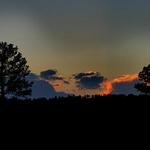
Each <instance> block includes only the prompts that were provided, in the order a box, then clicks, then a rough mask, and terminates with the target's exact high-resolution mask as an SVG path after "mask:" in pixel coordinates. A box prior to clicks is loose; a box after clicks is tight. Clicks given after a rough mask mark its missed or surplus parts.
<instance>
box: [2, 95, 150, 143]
mask: <svg viewBox="0 0 150 150" xmlns="http://www.w3.org/2000/svg"><path fill="white" fill-rule="evenodd" d="M149 120H150V96H132V95H130V96H123V95H120V96H113V95H110V96H106V97H100V96H93V97H92V98H90V97H67V98H54V99H49V100H47V99H44V98H41V99H36V100H17V99H11V100H8V101H6V102H5V103H2V104H1V105H0V124H1V125H3V126H4V127H5V129H6V130H4V131H7V132H12V131H13V134H12V136H14V135H16V131H17V132H18V131H19V135H24V134H25V135H27V136H28V138H30V135H31V134H32V135H34V137H35V135H36V136H37V137H38V138H39V137H40V139H42V138H43V137H45V134H46V135H47V136H48V138H47V137H45V138H46V139H49V137H50V136H52V138H53V139H55V140H56V141H57V140H58V138H59V140H63V139H64V138H65V137H66V136H67V139H70V140H71V138H69V137H72V136H73V137H74V138H75V135H76V136H77V137H78V138H77V139H81V141H82V140H83V139H82V136H83V137H84V138H85V137H88V138H90V141H91V140H92V139H93V137H95V138H96V139H98V138H97V137H102V139H105V138H110V139H111V140H112V139H114V137H115V136H118V139H120V141H121V138H119V137H125V135H126V136H127V139H131V141H132V136H131V135H132V133H134V136H137V137H139V133H147V132H148V129H149V125H150V123H149ZM1 129H4V128H1ZM90 133H92V136H89V135H90ZM40 134H42V136H39V135H40ZM94 134H96V136H94ZM58 135H59V136H58ZM81 135H82V136H81ZM55 136H56V137H55ZM54 137H55V138H54ZM31 139H32V138H31ZM74 142H75V143H76V140H74ZM98 142H99V141H98ZM116 142H117V141H116ZM36 144H37V143H36ZM86 144H88V143H86ZM107 144H108V143H107Z"/></svg>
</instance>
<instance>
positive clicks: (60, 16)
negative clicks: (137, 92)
mask: <svg viewBox="0 0 150 150" xmlns="http://www.w3.org/2000/svg"><path fill="white" fill-rule="evenodd" d="M0 2H1V4H0V41H7V42H9V43H13V44H15V45H18V47H19V48H20V51H21V52H22V53H23V55H24V56H25V57H26V58H27V60H28V64H29V65H30V69H31V70H32V72H33V73H36V74H40V72H41V71H45V70H55V69H56V70H57V71H58V72H57V74H58V75H57V76H59V77H60V76H61V77H63V78H65V79H64V80H67V81H68V83H65V84H67V86H68V88H67V89H69V88H70V89H71V87H73V84H78V83H79V82H80V81H79V80H80V79H79V78H76V76H75V75H77V74H78V73H87V72H88V73H89V72H92V71H93V72H94V73H93V74H92V75H89V74H86V75H87V76H88V77H89V76H90V77H89V78H88V81H89V80H90V79H93V77H91V76H94V77H96V76H99V77H100V75H102V76H104V78H107V79H109V80H110V81H113V80H114V79H116V78H117V77H118V76H119V78H120V76H123V75H131V77H132V76H134V77H135V76H136V74H137V73H138V72H139V71H140V70H141V69H142V67H143V66H145V65H147V64H149V62H150V61H149V58H150V41H149V40H150V1H149V0H13V1H10V0H1V1H0ZM97 73H99V74H97ZM73 75H74V76H73ZM72 76H73V77H72ZM71 77H72V78H71ZM94 79H95V78H94ZM134 79H135V80H136V77H135V78H134ZM72 80H74V81H72ZM53 81H54V80H53ZM55 81H56V80H55ZM97 81H100V78H97ZM128 81H129V80H128ZM57 82H59V84H60V79H58V80H57ZM100 82H101V81H100ZM51 84H52V83H51ZM54 84H55V85H54V86H55V88H58V84H56V83H54ZM62 84H63V83H62ZM70 84H71V85H70ZM92 84H93V83H92ZM63 87H65V85H63ZM82 88H84V87H82ZM94 89H96V85H95V87H94ZM61 90H62V91H63V88H62V86H61ZM88 90H90V91H91V89H90V88H89V87H88ZM67 92H68V91H67ZM71 92H73V90H71Z"/></svg>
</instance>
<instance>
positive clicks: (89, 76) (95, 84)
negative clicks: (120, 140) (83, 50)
mask: <svg viewBox="0 0 150 150" xmlns="http://www.w3.org/2000/svg"><path fill="white" fill-rule="evenodd" d="M73 76H74V79H75V80H76V84H77V87H80V88H83V89H97V88H100V83H102V82H103V81H104V77H103V76H101V75H100V73H98V72H92V71H91V72H83V73H78V74H74V75H73Z"/></svg>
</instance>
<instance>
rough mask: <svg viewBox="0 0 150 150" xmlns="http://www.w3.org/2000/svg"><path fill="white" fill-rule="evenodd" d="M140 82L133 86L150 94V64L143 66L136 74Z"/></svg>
mask: <svg viewBox="0 0 150 150" xmlns="http://www.w3.org/2000/svg"><path fill="white" fill-rule="evenodd" d="M138 77H139V80H140V81H141V83H138V84H136V85H135V88H136V89H137V90H138V91H140V92H142V93H145V94H150V65H148V66H147V67H144V68H143V70H142V71H141V72H140V73H139V75H138Z"/></svg>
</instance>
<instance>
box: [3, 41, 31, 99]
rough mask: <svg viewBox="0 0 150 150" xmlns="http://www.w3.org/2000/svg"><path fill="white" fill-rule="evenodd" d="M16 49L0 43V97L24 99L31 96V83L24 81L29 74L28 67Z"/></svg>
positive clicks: (11, 45) (10, 45)
mask: <svg viewBox="0 0 150 150" xmlns="http://www.w3.org/2000/svg"><path fill="white" fill-rule="evenodd" d="M26 64H27V61H26V59H25V58H24V57H22V54H21V53H20V52H18V47H15V46H14V45H13V44H8V43H6V42H0V97H1V99H2V100H5V98H6V97H7V96H8V95H13V96H20V97H25V96H27V95H31V87H32V84H33V83H32V82H29V81H27V80H26V77H27V76H28V75H29V74H30V70H29V66H28V65H26Z"/></svg>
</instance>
